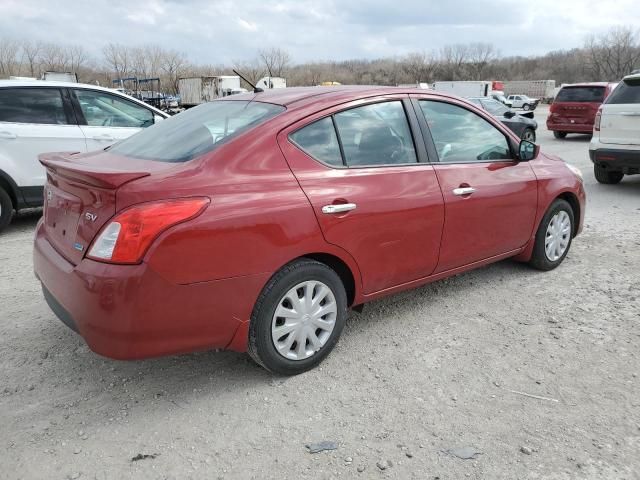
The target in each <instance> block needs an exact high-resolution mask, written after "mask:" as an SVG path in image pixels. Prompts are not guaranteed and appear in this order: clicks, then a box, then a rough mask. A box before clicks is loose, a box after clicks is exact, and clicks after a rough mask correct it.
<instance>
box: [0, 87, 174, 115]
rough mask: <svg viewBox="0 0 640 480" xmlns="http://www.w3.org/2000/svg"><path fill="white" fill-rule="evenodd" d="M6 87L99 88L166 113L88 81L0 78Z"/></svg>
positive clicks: (112, 89) (162, 113)
mask: <svg viewBox="0 0 640 480" xmlns="http://www.w3.org/2000/svg"><path fill="white" fill-rule="evenodd" d="M6 87H13V88H15V87H58V88H80V89H90V90H99V91H103V92H109V93H111V94H113V95H118V96H120V97H125V98H127V99H128V100H133V101H134V102H137V103H141V104H143V105H144V106H145V107H147V108H150V109H151V110H153V111H154V112H156V113H158V115H162V116H164V117H167V116H168V115H167V114H166V113H164V112H163V111H162V110H158V109H157V108H155V107H153V105H149V104H148V103H144V102H142V101H141V100H138V99H137V98H133V97H131V96H130V95H126V94H124V93H122V92H120V91H118V90H116V89H114V88H105V87H101V86H99V85H91V84H89V83H75V82H57V81H55V80H0V88H6Z"/></svg>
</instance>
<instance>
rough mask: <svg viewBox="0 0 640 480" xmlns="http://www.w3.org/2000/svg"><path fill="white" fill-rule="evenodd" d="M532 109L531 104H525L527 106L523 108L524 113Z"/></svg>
mask: <svg viewBox="0 0 640 480" xmlns="http://www.w3.org/2000/svg"><path fill="white" fill-rule="evenodd" d="M530 108H531V107H530V106H529V104H528V103H525V104H524V105H523V106H522V109H523V110H524V111H526V112H528V111H529V109H530Z"/></svg>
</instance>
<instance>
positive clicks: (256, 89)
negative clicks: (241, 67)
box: [233, 70, 264, 93]
mask: <svg viewBox="0 0 640 480" xmlns="http://www.w3.org/2000/svg"><path fill="white" fill-rule="evenodd" d="M233 73H235V74H236V75H238V76H239V77H240V78H241V79H242V80H244V81H245V82H247V83H248V84H249V85H250V86H251V88H253V93H260V92H264V90H263V89H261V88H258V87H256V86H255V85H254V84H253V83H251V82H250V81H249V80H247V79H246V78H244V77H243V76H242V74H241V73H240V72H238V71H237V70H234V71H233Z"/></svg>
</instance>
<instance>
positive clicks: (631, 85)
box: [606, 77, 640, 104]
mask: <svg viewBox="0 0 640 480" xmlns="http://www.w3.org/2000/svg"><path fill="white" fill-rule="evenodd" d="M606 103H609V104H629V103H640V77H639V78H630V79H627V80H624V81H622V82H620V83H619V84H618V86H617V87H616V89H615V90H614V91H613V93H612V94H611V95H609V98H607V101H606Z"/></svg>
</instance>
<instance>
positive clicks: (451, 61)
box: [440, 44, 469, 80]
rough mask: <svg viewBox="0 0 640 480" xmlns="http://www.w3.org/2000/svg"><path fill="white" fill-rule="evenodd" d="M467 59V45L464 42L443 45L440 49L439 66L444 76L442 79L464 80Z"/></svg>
mask: <svg viewBox="0 0 640 480" xmlns="http://www.w3.org/2000/svg"><path fill="white" fill-rule="evenodd" d="M468 60H469V46H468V45H465V44H456V45H445V46H444V47H442V49H441V50H440V67H441V70H442V73H443V75H444V76H445V77H446V78H443V80H465V79H466V78H467V72H466V69H465V68H464V67H465V64H466V63H467V62H468Z"/></svg>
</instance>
